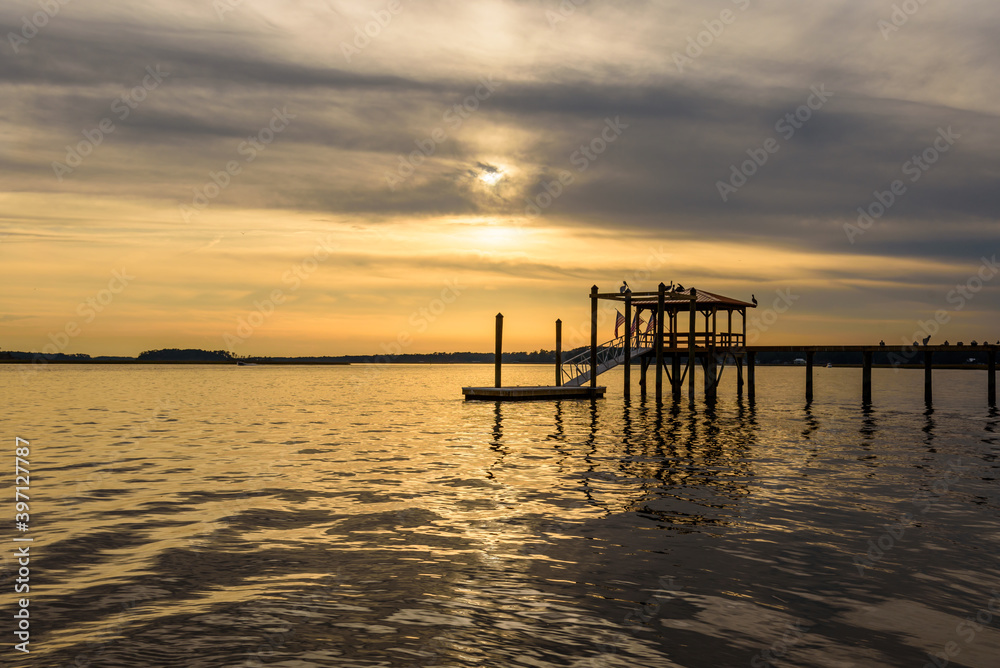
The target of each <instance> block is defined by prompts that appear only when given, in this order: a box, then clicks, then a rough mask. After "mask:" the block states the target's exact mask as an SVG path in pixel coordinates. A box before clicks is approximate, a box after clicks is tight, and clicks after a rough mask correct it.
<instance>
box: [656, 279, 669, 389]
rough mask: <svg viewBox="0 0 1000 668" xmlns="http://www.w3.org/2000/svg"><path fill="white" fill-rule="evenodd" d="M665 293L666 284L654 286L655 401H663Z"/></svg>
mask: <svg viewBox="0 0 1000 668" xmlns="http://www.w3.org/2000/svg"><path fill="white" fill-rule="evenodd" d="M666 295H667V286H666V285H664V284H663V283H660V285H659V286H658V287H657V288H656V344H655V347H656V403H660V402H662V401H663V315H664V311H663V304H664V302H665V301H666Z"/></svg>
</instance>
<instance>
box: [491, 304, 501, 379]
mask: <svg viewBox="0 0 1000 668" xmlns="http://www.w3.org/2000/svg"><path fill="white" fill-rule="evenodd" d="M502 359H503V313H497V351H496V356H495V357H494V358H493V364H494V376H495V378H494V386H495V387H502V386H501V385H500V366H501V362H502Z"/></svg>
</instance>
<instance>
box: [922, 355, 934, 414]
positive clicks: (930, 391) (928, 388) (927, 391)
mask: <svg viewBox="0 0 1000 668" xmlns="http://www.w3.org/2000/svg"><path fill="white" fill-rule="evenodd" d="M933 368H934V353H932V352H931V351H929V350H925V351H924V401H925V402H927V403H931V402H932V401H934V384H933V382H932V381H931V370H932V369H933Z"/></svg>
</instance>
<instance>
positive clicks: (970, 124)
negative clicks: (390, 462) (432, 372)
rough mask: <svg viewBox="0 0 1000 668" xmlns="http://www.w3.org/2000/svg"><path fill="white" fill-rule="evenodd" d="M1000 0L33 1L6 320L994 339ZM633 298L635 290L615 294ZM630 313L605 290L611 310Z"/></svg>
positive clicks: (18, 34)
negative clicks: (693, 299)
mask: <svg viewBox="0 0 1000 668" xmlns="http://www.w3.org/2000/svg"><path fill="white" fill-rule="evenodd" d="M997 34H1000V5H998V4H997V3H996V2H995V1H992V0H966V1H962V0H959V1H953V2H947V3H946V2H942V1H940V0H907V1H906V2H895V3H894V2H890V1H889V0H885V1H882V0H873V1H860V0H824V1H817V2H810V3H805V2H801V1H792V0H715V1H710V2H697V3H695V2H690V1H682V0H661V1H657V2H643V1H641V0H621V1H618V2H608V1H606V0H604V1H602V0H563V1H562V2H556V1H555V0H520V1H515V0H508V1H499V0H477V1H476V2H469V1H468V0H466V1H465V2H459V1H457V0H455V1H446V0H425V1H421V2H416V1H415V0H413V1H407V0H393V1H391V2H390V1H383V0H374V1H357V2H345V1H339V0H305V1H302V2H269V1H266V0H171V1H170V2H162V1H159V0H150V1H148V2H144V3H125V2H119V1H117V0H110V1H107V2H101V3H94V2H87V1H86V0H6V1H5V2H4V3H2V4H0V35H2V36H3V39H2V40H0V99H2V102H0V278H2V280H3V283H4V286H5V288H6V289H5V290H4V291H3V295H2V296H0V349H4V350H25V351H40V350H45V349H46V348H47V350H46V351H47V352H66V353H88V354H91V355H135V354H138V353H139V352H141V351H143V350H148V349H156V348H188V347H191V348H205V349H210V350H218V349H228V350H231V351H232V352H234V353H236V354H239V355H342V354H383V353H390V352H438V351H467V350H473V351H489V350H492V348H493V331H494V316H495V314H496V313H498V312H502V313H503V314H504V316H505V339H504V346H505V349H507V350H536V349H540V348H544V349H552V348H553V347H554V343H555V342H554V324H553V323H554V321H555V319H556V318H560V319H562V321H563V323H564V325H563V326H564V345H565V347H573V346H576V345H583V344H584V343H586V342H588V341H589V329H588V328H589V299H588V293H589V291H590V287H591V286H592V285H597V286H599V288H600V289H601V290H602V291H608V292H614V291H616V290H617V289H618V286H619V285H620V284H621V282H622V280H628V281H629V284H630V285H631V286H632V288H633V289H634V290H636V291H646V290H649V291H652V290H655V289H656V285H657V284H658V283H659V282H660V281H663V282H665V283H669V282H671V281H674V282H680V283H683V284H684V285H685V286H688V287H690V286H694V287H696V288H698V289H701V290H707V291H710V292H715V293H720V294H724V295H728V296H732V297H736V298H739V299H745V300H749V299H750V296H751V295H755V296H756V297H757V299H758V300H759V303H760V306H759V308H758V309H756V311H752V312H751V314H750V324H749V326H748V329H749V330H750V331H751V334H752V336H751V343H757V344H761V345H766V344H774V345H783V344H797V343H803V344H813V345H820V344H865V343H875V342H877V341H878V340H880V339H882V340H885V341H886V342H889V343H902V342H907V341H911V340H912V339H913V338H915V337H914V334H915V333H917V332H927V333H931V330H933V333H934V336H935V338H934V339H933V341H932V342H934V341H936V342H943V340H945V339H950V340H951V341H952V342H954V341H963V340H964V341H970V340H972V339H978V340H980V341H982V340H987V339H989V340H994V339H1000V327H998V319H997V317H996V311H997V306H998V302H1000V275H997V274H998V272H1000V265H996V264H995V255H996V254H997V252H998V251H1000V227H998V225H997V215H998V212H1000V188H998V187H997V181H998V177H1000V165H998V161H997V157H998V156H1000V124H998V123H997V114H998V111H1000V83H998V80H997V77H996V72H997V71H1000V41H998V40H997V39H996V35H997ZM608 307H609V308H611V309H612V311H611V312H612V314H613V308H614V307H613V305H609V306H608ZM613 322H614V320H613V317H611V318H603V317H602V324H601V330H602V331H601V332H600V338H601V339H602V340H603V339H609V338H611V335H612V330H613Z"/></svg>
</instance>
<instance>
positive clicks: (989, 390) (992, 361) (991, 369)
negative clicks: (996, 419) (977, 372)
mask: <svg viewBox="0 0 1000 668" xmlns="http://www.w3.org/2000/svg"><path fill="white" fill-rule="evenodd" d="M986 360H987V361H986V373H988V374H989V377H988V378H987V379H986V394H987V400H988V401H989V404H990V406H996V405H997V350H996V348H991V349H990V351H989V352H988V353H987V354H986Z"/></svg>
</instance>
